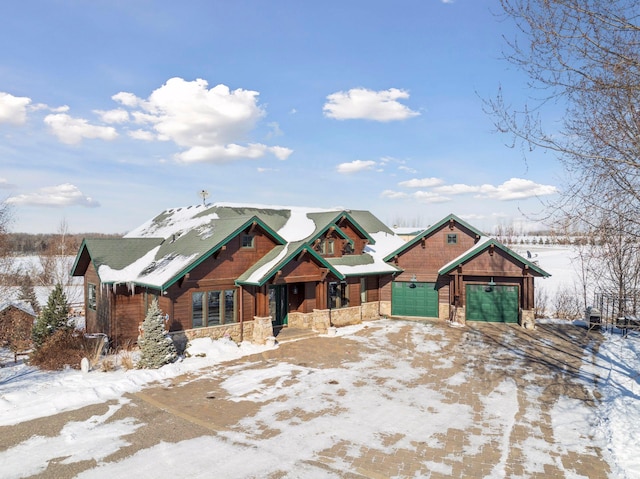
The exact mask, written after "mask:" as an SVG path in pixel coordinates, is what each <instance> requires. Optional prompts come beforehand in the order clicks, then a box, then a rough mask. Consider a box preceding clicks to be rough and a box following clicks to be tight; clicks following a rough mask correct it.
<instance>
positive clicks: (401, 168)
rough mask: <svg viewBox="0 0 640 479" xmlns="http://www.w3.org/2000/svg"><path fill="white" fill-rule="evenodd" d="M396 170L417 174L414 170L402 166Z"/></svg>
mask: <svg viewBox="0 0 640 479" xmlns="http://www.w3.org/2000/svg"><path fill="white" fill-rule="evenodd" d="M398 169H399V170H400V171H406V172H407V173H417V172H418V170H416V169H414V168H410V167H408V166H404V165H400V166H398Z"/></svg>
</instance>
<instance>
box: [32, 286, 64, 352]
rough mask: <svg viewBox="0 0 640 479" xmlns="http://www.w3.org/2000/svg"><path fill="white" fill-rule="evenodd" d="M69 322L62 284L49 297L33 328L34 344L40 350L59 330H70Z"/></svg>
mask: <svg viewBox="0 0 640 479" xmlns="http://www.w3.org/2000/svg"><path fill="white" fill-rule="evenodd" d="M68 321H69V305H68V303H67V297H66V295H65V294H64V291H63V290H62V285H61V284H60V283H58V284H56V286H55V287H54V289H53V291H52V292H51V294H50V295H49V299H48V301H47V305H46V306H45V307H44V309H43V310H42V311H41V312H40V314H39V315H38V318H37V319H36V324H35V325H34V327H33V335H32V339H33V344H34V346H35V348H36V349H39V348H40V347H41V346H42V345H43V344H44V343H45V341H46V340H47V338H49V337H50V336H52V335H53V333H55V332H56V331H58V330H59V329H70V328H69V326H68V324H67V323H68Z"/></svg>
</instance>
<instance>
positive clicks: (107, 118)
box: [94, 108, 129, 123]
mask: <svg viewBox="0 0 640 479" xmlns="http://www.w3.org/2000/svg"><path fill="white" fill-rule="evenodd" d="M94 113H95V114H96V115H98V116H99V117H100V119H101V120H102V121H104V122H105V123H125V122H127V121H129V113H128V112H127V110H123V109H122V108H116V109H114V110H106V111H104V110H94Z"/></svg>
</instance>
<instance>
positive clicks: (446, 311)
mask: <svg viewBox="0 0 640 479" xmlns="http://www.w3.org/2000/svg"><path fill="white" fill-rule="evenodd" d="M451 311H452V306H451V305H450V304H448V303H440V304H438V318H439V319H441V320H443V321H447V320H448V319H449V315H450V314H451Z"/></svg>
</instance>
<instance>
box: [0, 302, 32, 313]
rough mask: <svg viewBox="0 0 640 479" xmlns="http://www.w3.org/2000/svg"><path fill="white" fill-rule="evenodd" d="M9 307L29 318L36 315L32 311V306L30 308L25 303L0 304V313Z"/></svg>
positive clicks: (28, 304) (29, 305)
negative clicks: (27, 315)
mask: <svg viewBox="0 0 640 479" xmlns="http://www.w3.org/2000/svg"><path fill="white" fill-rule="evenodd" d="M11 306H13V307H14V308H16V309H19V310H20V311H23V312H25V313H27V314H30V315H31V316H35V315H36V312H35V311H34V310H33V306H31V304H30V303H27V302H26V301H5V302H4V303H0V312H2V311H4V310H5V309H8V308H10V307H11Z"/></svg>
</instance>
